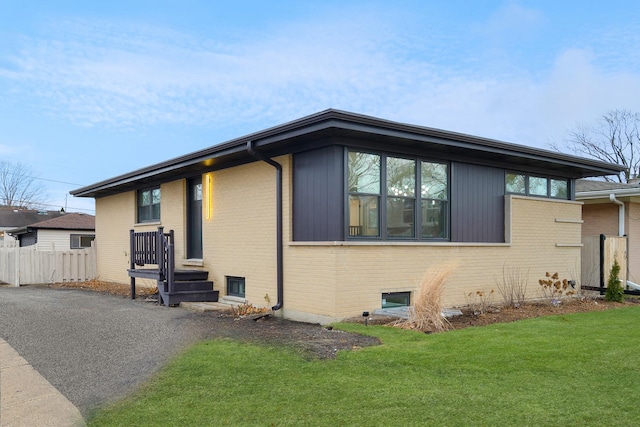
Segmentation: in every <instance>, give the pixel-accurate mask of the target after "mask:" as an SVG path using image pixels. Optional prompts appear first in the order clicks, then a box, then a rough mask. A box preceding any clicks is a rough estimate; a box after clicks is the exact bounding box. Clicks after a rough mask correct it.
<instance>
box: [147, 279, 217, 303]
mask: <svg viewBox="0 0 640 427" xmlns="http://www.w3.org/2000/svg"><path fill="white" fill-rule="evenodd" d="M174 277H175V279H174V282H173V292H171V293H170V292H169V284H168V283H167V282H160V283H158V293H159V296H160V299H161V301H162V303H163V304H164V305H166V306H172V305H178V304H180V303H183V302H216V301H218V295H219V293H220V291H216V290H214V289H213V282H212V281H210V280H207V278H208V277H209V272H207V271H203V270H175V274H174Z"/></svg>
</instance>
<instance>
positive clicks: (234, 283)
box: [227, 276, 245, 298]
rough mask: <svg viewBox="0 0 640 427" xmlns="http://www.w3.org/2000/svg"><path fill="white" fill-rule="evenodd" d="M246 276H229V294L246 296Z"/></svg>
mask: <svg viewBox="0 0 640 427" xmlns="http://www.w3.org/2000/svg"><path fill="white" fill-rule="evenodd" d="M244 283H245V278H244V277H236V276H227V295H229V296H232V297H241V298H244V294H245V284H244Z"/></svg>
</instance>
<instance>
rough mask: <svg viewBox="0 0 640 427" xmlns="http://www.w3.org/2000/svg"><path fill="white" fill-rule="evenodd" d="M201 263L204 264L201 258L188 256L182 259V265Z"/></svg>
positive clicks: (200, 265) (188, 265)
mask: <svg viewBox="0 0 640 427" xmlns="http://www.w3.org/2000/svg"><path fill="white" fill-rule="evenodd" d="M203 265H204V261H203V260H201V259H196V258H190V259H183V260H182V266H183V267H202V266H203Z"/></svg>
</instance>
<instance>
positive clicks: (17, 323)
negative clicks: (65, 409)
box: [0, 286, 377, 417]
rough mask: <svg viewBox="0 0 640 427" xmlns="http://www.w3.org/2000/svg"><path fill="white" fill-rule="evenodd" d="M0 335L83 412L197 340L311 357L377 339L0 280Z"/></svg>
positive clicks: (131, 385) (130, 385)
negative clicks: (225, 340)
mask: <svg viewBox="0 0 640 427" xmlns="http://www.w3.org/2000/svg"><path fill="white" fill-rule="evenodd" d="M0 337H2V338H3V339H4V340H6V341H7V342H8V343H9V345H11V346H12V347H13V348H14V349H15V350H16V351H18V352H19V353H20V355H21V356H22V357H24V358H25V359H26V360H27V361H28V362H29V363H30V364H31V365H32V366H33V367H34V368H35V369H37V370H38V372H40V374H41V375H43V376H44V377H45V378H46V379H47V380H48V381H49V382H50V383H51V384H53V385H54V386H55V387H56V388H57V389H58V390H59V391H60V392H61V393H63V394H64V395H65V396H66V397H67V398H68V399H69V400H70V401H71V402H72V403H73V404H75V405H76V406H77V407H78V408H79V409H80V411H81V412H82V414H83V416H85V417H86V416H87V415H88V414H90V413H91V411H92V410H94V409H95V408H96V407H98V406H100V405H103V404H105V403H106V402H109V401H111V400H113V399H116V398H118V397H121V396H123V395H125V394H126V393H129V392H131V391H133V390H134V389H135V388H136V387H137V386H138V385H139V384H140V383H141V382H143V381H144V380H146V379H147V378H149V377H150V376H151V374H153V373H154V372H156V371H157V370H158V369H159V368H160V367H161V366H162V365H164V364H165V363H166V362H167V361H168V360H169V359H170V358H171V357H172V356H174V355H176V353H177V352H179V351H180V350H182V349H184V348H185V347H187V346H188V345H189V344H192V343H194V342H195V341H197V340H200V339H203V338H210V337H232V338H235V339H241V340H248V341H258V342H261V343H268V344H271V345H293V346H297V347H299V348H300V349H301V350H302V351H304V352H305V353H307V354H309V355H310V356H311V357H331V356H332V355H334V354H335V352H336V351H337V350H339V349H350V348H353V347H358V346H366V345H374V344H376V343H377V341H376V340H375V339H373V338H369V337H362V336H359V335H352V334H347V333H344V332H340V331H336V330H327V329H325V328H322V327H320V326H319V325H310V324H302V323H296V322H288V321H284V320H280V319H276V318H269V319H267V320H263V321H259V322H254V321H251V320H242V321H235V320H234V319H232V318H230V317H229V316H224V315H220V314H219V313H216V312H208V313H195V312H191V311H188V310H185V309H181V308H168V307H165V306H159V305H156V304H153V303H149V302H145V301H143V300H140V299H138V300H131V299H126V298H123V297H118V296H113V295H108V294H102V293H98V292H89V291H79V290H70V289H52V288H49V287H46V286H23V287H20V288H14V287H7V286H0Z"/></svg>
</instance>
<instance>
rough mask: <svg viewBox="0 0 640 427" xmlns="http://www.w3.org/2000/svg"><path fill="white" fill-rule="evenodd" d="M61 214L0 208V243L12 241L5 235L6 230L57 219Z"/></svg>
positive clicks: (10, 237)
mask: <svg viewBox="0 0 640 427" xmlns="http://www.w3.org/2000/svg"><path fill="white" fill-rule="evenodd" d="M62 214H63V212H60V211H45V210H33V209H23V208H13V207H10V206H2V207H0V241H3V240H5V241H13V240H14V238H13V237H12V236H10V235H8V234H6V231H7V230H12V229H14V228H17V227H22V226H25V225H29V224H33V223H36V222H40V221H44V220H46V219H51V218H57V217H59V216H60V215H62Z"/></svg>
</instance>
